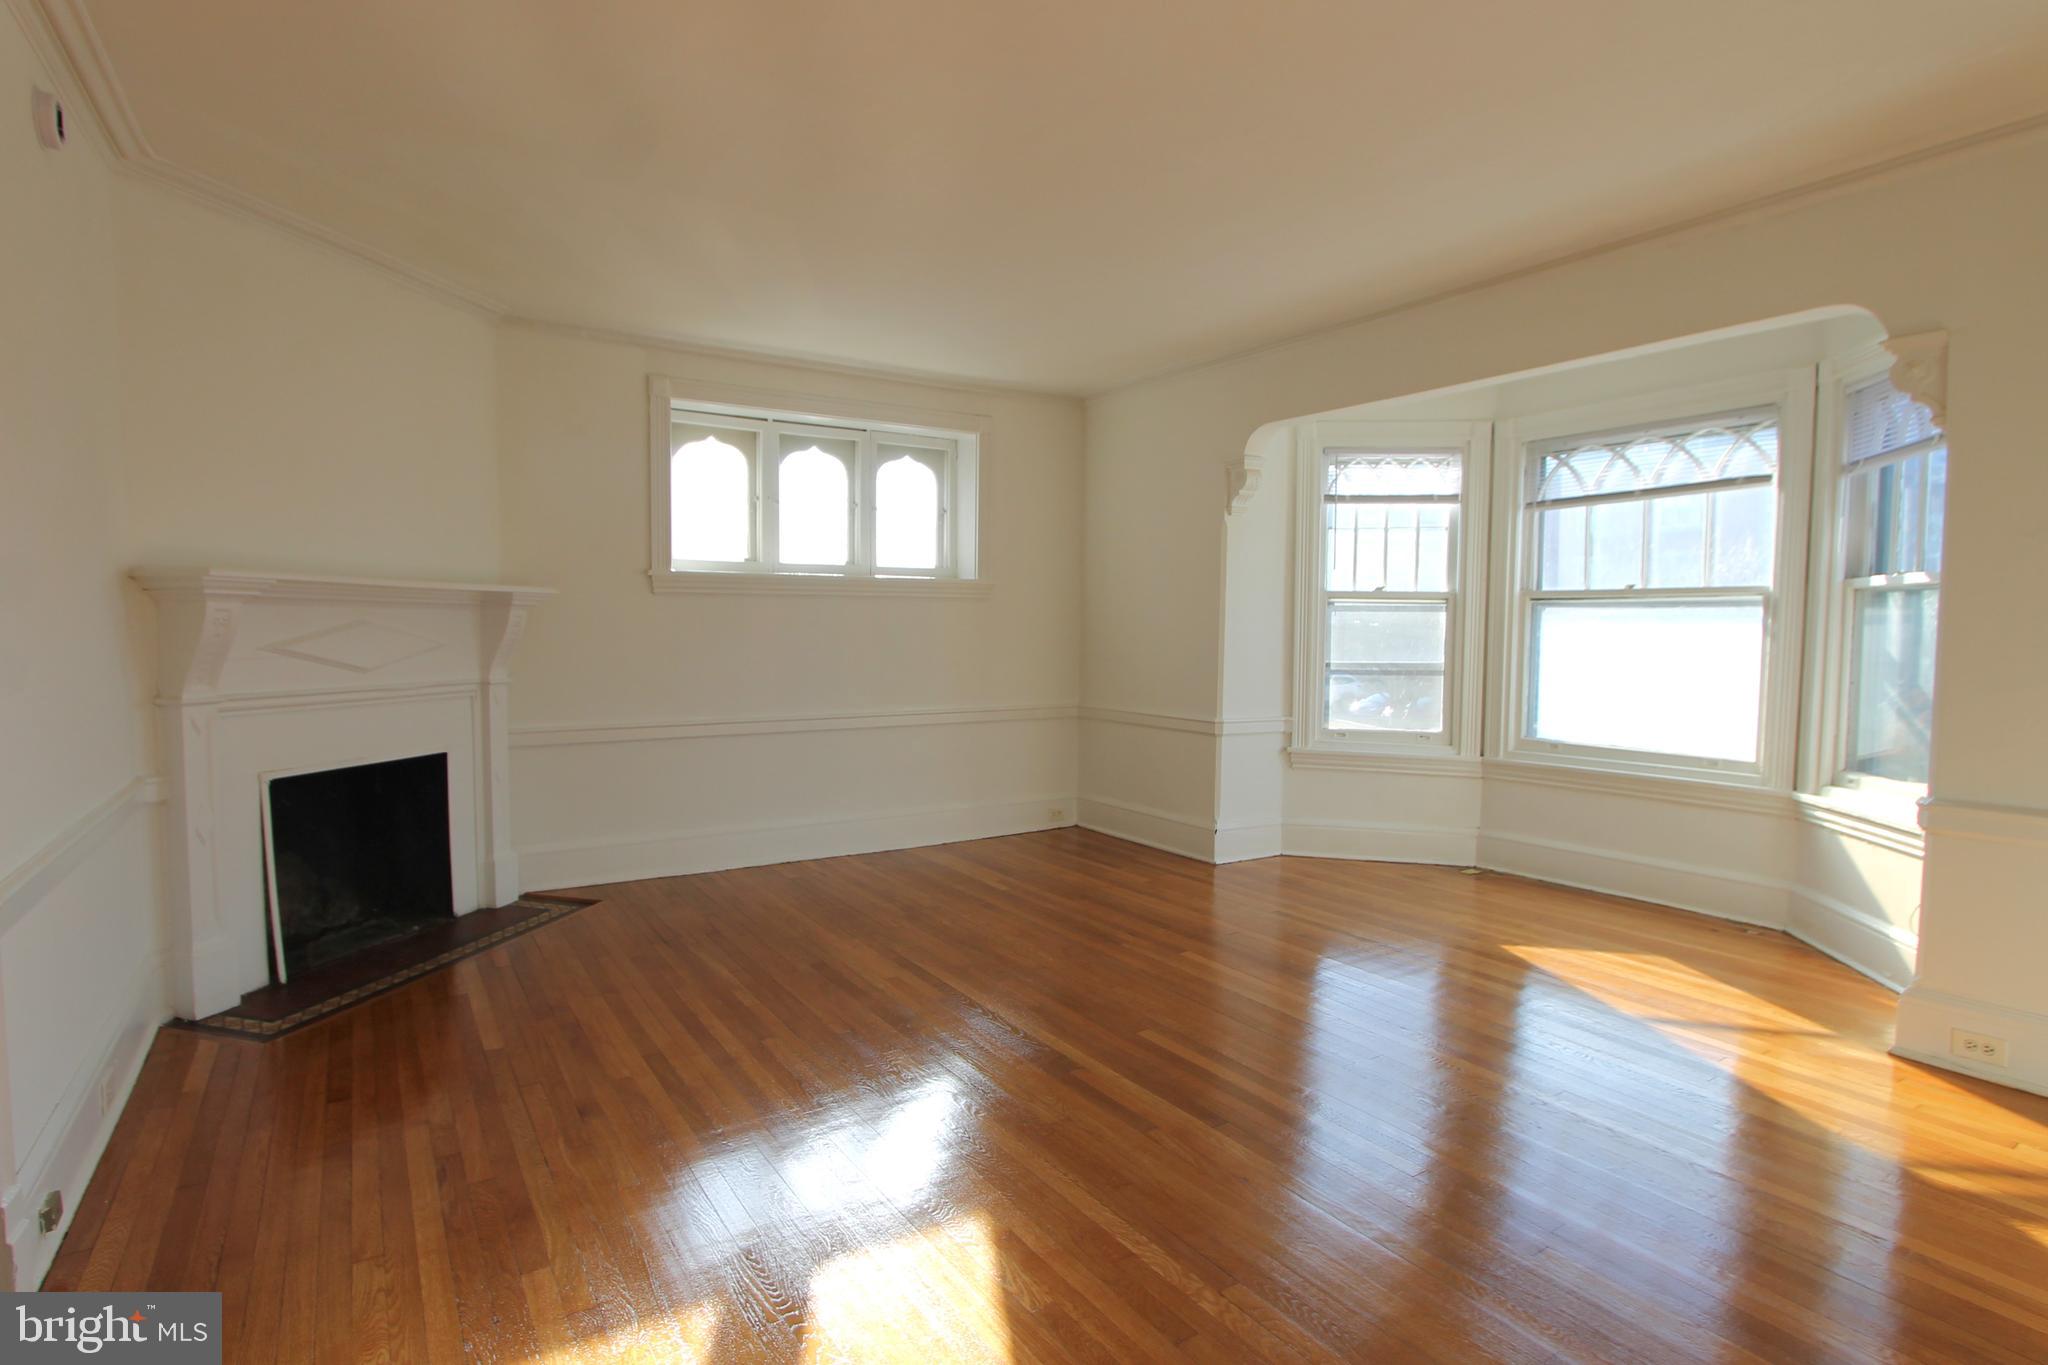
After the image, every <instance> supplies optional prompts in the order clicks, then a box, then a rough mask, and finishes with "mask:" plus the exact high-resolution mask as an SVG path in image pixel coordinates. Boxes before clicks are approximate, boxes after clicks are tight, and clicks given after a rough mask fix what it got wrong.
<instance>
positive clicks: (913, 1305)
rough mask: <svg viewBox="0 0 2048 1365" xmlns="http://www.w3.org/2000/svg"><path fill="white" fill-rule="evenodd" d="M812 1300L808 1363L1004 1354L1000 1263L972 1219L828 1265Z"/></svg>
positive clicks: (997, 1363)
mask: <svg viewBox="0 0 2048 1365" xmlns="http://www.w3.org/2000/svg"><path fill="white" fill-rule="evenodd" d="M810 1301H811V1330H810V1333H809V1335H808V1336H807V1338H806V1340H805V1343H804V1359H805V1360H806V1361H816V1362H824V1361H837V1360H860V1361H877V1362H881V1361H906V1362H923V1361H928V1360H961V1361H980V1362H986V1365H1005V1363H1006V1362H1008V1361H1009V1359H1010V1335H1009V1328H1008V1326H1007V1323H1006V1321H1005V1317H1004V1314H1005V1312H1006V1309H1005V1307H1004V1303H1003V1288H1002V1269H1001V1262H1000V1260H999V1259H998V1253H997V1251H996V1246H995V1239H994V1237H993V1236H992V1234H991V1233H990V1231H989V1229H988V1226H987V1224H986V1222H985V1221H984V1220H983V1219H982V1218H981V1217H979V1216H969V1217H966V1218H959V1219H955V1220H953V1221H952V1222H950V1223H946V1224H943V1225H941V1226H938V1227H935V1228H930V1229H927V1230H925V1231H924V1232H922V1233H918V1234H914V1235H912V1236H908V1237H904V1238H900V1239H899V1240H897V1241H895V1242H891V1243H889V1244H887V1245H885V1246H878V1247H866V1248H863V1249H861V1250H860V1251H856V1252H851V1253H849V1254H847V1255H845V1256H842V1257H840V1258H838V1259H837V1260H834V1261H831V1262H828V1263H827V1264H825V1265H823V1266H821V1267H819V1269H818V1271H817V1273H816V1274H815V1275H813V1276H812V1277H811V1284H810Z"/></svg>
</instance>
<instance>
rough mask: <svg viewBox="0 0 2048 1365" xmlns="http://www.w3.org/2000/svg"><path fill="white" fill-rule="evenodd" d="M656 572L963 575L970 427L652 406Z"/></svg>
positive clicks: (969, 541)
mask: <svg viewBox="0 0 2048 1365" xmlns="http://www.w3.org/2000/svg"><path fill="white" fill-rule="evenodd" d="M664 418H665V425H666V432H665V433H664V435H665V437H666V440H665V442H664V443H663V444H665V447H666V451H667V454H666V457H665V459H664V458H663V456H662V454H661V451H662V449H663V445H660V444H658V445H657V447H656V470H655V475H656V477H655V485H656V508H657V512H656V521H655V540H656V547H655V566H654V567H655V574H656V578H657V586H659V585H660V580H662V579H663V578H664V577H667V576H674V577H677V578H683V577H689V576H695V575H707V574H755V575H785V576H792V577H798V576H800V577H806V578H810V579H814V580H815V579H818V578H825V577H833V578H861V579H872V580H896V579H911V580H917V579H925V580H936V579H963V578H971V577H973V560H974V546H973V535H972V530H973V518H972V513H971V510H968V511H966V512H965V514H963V503H966V504H971V502H972V492H973V487H974V475H975V456H976V445H977V439H976V436H975V435H974V434H973V433H968V432H946V431H939V430H925V429H918V428H911V427H895V426H882V425H876V424H869V423H856V422H851V421H848V422H839V421H832V420H820V419H818V418H815V417H799V416H796V415H789V414H782V413H776V412H769V411H762V410H753V411H747V410H743V409H738V408H722V407H711V406H708V405H706V406H701V407H698V406H687V405H685V404H683V403H680V402H678V403H675V404H672V405H664V406H662V407H660V408H658V412H657V421H658V422H661V421H662V420H663V419H664Z"/></svg>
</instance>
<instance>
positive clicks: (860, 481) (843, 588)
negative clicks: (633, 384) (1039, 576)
mask: <svg viewBox="0 0 2048 1365" xmlns="http://www.w3.org/2000/svg"><path fill="white" fill-rule="evenodd" d="M648 397H649V404H648V499H649V518H648V560H649V563H648V579H649V583H650V585H651V586H652V588H653V590H654V591H655V592H657V593H662V592H685V593H704V592H713V593H827V594H838V595H846V594H852V595H875V596H913V597H914V596H940V597H954V596H981V595H985V594H986V593H987V592H988V583H987V580H986V578H985V577H983V576H982V573H981V568H982V555H981V548H980V544H979V538H980V537H979V532H980V515H979V506H980V495H981V481H982V464H981V455H982V452H983V451H984V449H985V448H986V446H987V442H988V436H989V426H990V422H989V419H988V418H987V417H985V416H982V415H980V414H972V413H949V412H937V411H932V410H927V409H916V408H908V407H902V406H898V405H892V404H877V403H869V402H862V401H858V400H850V399H837V398H827V397H821V396H813V395H806V394H793V393H782V392H772V391H768V390H758V389H746V388H740V387H737V386H732V385H720V384H714V383H705V382H699V381H694V380H686V379H675V378H670V377H668V376H663V375H650V376H648ZM678 424H684V425H691V426H701V427H706V428H710V429H713V430H717V429H720V428H723V429H727V430H734V431H748V432H752V433H754V434H755V451H754V454H753V456H752V457H751V459H750V460H749V478H750V481H751V490H752V492H751V496H752V503H751V517H752V521H751V526H750V543H749V544H750V548H749V557H748V558H747V559H746V560H744V561H736V562H727V561H712V560H682V559H677V558H675V557H674V555H673V536H674V527H673V525H672V521H671V493H672V489H671V460H672V458H673V451H674V445H673V432H674V428H675V426H676V425H678ZM789 436H794V437H797V438H799V439H801V438H803V437H806V436H810V437H815V438H817V439H819V440H821V441H822V440H835V441H849V440H850V441H852V442H853V443H854V452H853V457H852V462H851V465H850V467H849V468H848V471H847V475H848V477H847V504H848V518H849V521H848V533H847V552H848V560H847V563H846V564H845V565H834V564H825V565H817V564H793V563H792V564H784V563H782V562H781V561H780V558H779V554H778V548H779V546H778V542H779V539H780V516H781V506H780V501H779V497H778V493H779V479H780V472H781V465H782V460H783V458H784V453H783V449H782V446H783V440H784V438H785V437H789ZM884 446H888V447H898V446H900V447H903V448H905V449H906V450H909V451H911V452H913V453H915V455H916V457H917V458H918V459H919V462H920V463H923V464H925V466H926V467H927V468H929V469H931V470H932V472H933V474H934V475H935V476H936V477H937V479H938V494H939V499H938V501H939V505H938V517H939V524H938V528H937V534H938V541H939V553H938V564H937V565H936V566H935V567H934V568H933V569H930V570H921V569H907V568H901V567H896V566H888V565H879V566H878V565H877V564H876V563H875V562H874V547H875V510H876V502H875V492H876V489H875V476H876V473H877V471H878V470H879V467H880V465H881V463H882V460H881V457H880V455H879V451H880V449H881V447H884ZM794 448H795V449H801V448H802V447H801V446H800V445H799V446H796V447H794ZM826 449H827V451H828V453H833V454H836V452H831V451H830V449H829V447H827V448H826ZM891 458H893V451H892V456H891Z"/></svg>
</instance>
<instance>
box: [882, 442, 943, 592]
mask: <svg viewBox="0 0 2048 1365" xmlns="http://www.w3.org/2000/svg"><path fill="white" fill-rule="evenodd" d="M875 563H876V564H878V565H880V566H882V567H883V568H889V569H936V568H938V567H939V479H938V476H937V475H936V474H934V473H932V471H931V468H930V467H929V466H928V465H926V464H924V463H923V462H922V461H919V460H915V459H912V458H911V457H910V456H908V455H900V456H898V457H897V458H895V459H893V460H889V461H886V462H885V463H884V464H883V465H882V467H881V468H880V469H877V470H876V471H875Z"/></svg>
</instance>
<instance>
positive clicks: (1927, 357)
mask: <svg viewBox="0 0 2048 1365" xmlns="http://www.w3.org/2000/svg"><path fill="white" fill-rule="evenodd" d="M1884 348H1885V350H1887V351H1889V352H1891V355H1892V373H1891V380H1892V387H1893V388H1895V389H1897V390H1898V391H1899V392H1900V393H1903V394H1905V395H1906V397H1908V398H1910V399H1912V400H1913V401H1914V402H1916V403H1918V404H1920V405H1921V406H1922V407H1924V408H1926V409H1927V411H1928V412H1930V413H1932V414H1933V416H1934V425H1936V426H1938V427H1942V428H1946V427H1947V426H1948V333H1947V332H1917V333H1915V334H1914V335H1912V336H1905V337H1887V338H1886V339H1885V343H1884Z"/></svg>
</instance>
